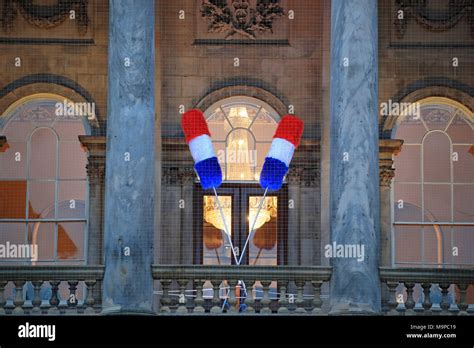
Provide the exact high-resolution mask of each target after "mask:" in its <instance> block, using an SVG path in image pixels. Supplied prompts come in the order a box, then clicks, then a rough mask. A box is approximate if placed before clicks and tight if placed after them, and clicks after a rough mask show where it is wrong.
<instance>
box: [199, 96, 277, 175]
mask: <svg viewBox="0 0 474 348" xmlns="http://www.w3.org/2000/svg"><path fill="white" fill-rule="evenodd" d="M206 117H207V122H208V125H209V130H210V132H211V134H212V141H213V144H214V148H215V150H216V155H217V157H218V159H219V163H220V164H221V166H222V171H223V176H224V180H226V181H258V180H259V173H260V171H261V168H262V165H263V162H264V160H265V155H266V153H267V152H268V149H269V146H270V144H271V141H272V137H273V134H274V133H275V130H276V127H277V121H276V119H277V118H278V115H277V113H276V111H275V110H273V109H272V108H271V107H270V106H269V105H267V104H265V103H263V102H261V101H259V100H257V99H254V98H249V97H232V98H228V99H224V100H222V101H220V102H218V103H216V104H214V105H212V106H211V107H210V108H209V109H208V111H207V112H206Z"/></svg>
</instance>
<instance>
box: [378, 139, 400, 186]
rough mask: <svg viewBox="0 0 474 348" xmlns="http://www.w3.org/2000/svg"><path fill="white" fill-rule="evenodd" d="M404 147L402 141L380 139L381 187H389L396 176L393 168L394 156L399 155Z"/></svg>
mask: <svg viewBox="0 0 474 348" xmlns="http://www.w3.org/2000/svg"><path fill="white" fill-rule="evenodd" d="M402 145H403V140H400V139H380V140H379V168H380V186H386V187H389V186H390V184H391V183H392V179H393V177H394V176H395V168H393V155H397V154H398V153H399V152H400V150H401V148H402Z"/></svg>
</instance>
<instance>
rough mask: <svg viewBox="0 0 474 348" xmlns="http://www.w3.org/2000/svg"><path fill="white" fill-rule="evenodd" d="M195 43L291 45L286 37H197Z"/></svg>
mask: <svg viewBox="0 0 474 348" xmlns="http://www.w3.org/2000/svg"><path fill="white" fill-rule="evenodd" d="M193 45H257V46H260V45H263V46H269V45H273V46H290V42H289V41H288V40H286V39H282V40H224V39H195V40H194V42H193Z"/></svg>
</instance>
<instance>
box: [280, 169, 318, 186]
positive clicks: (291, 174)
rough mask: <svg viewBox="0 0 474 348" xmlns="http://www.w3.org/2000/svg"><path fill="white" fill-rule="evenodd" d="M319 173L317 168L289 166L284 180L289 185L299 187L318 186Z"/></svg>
mask: <svg viewBox="0 0 474 348" xmlns="http://www.w3.org/2000/svg"><path fill="white" fill-rule="evenodd" d="M319 177H320V173H319V170H318V169H317V168H307V167H301V166H291V167H290V170H289V171H288V174H287V176H286V180H287V181H288V183H289V184H290V185H297V186H301V187H318V186H319Z"/></svg>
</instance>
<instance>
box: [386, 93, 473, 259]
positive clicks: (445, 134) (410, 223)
mask: <svg viewBox="0 0 474 348" xmlns="http://www.w3.org/2000/svg"><path fill="white" fill-rule="evenodd" d="M473 120H474V118H473V115H472V113H470V112H469V110H467V109H466V108H464V107H462V106H461V105H458V106H456V104H455V103H454V102H453V103H451V102H448V103H446V104H444V103H429V104H423V103H422V106H421V117H420V118H419V119H417V118H415V117H411V116H409V117H406V118H405V119H404V120H403V121H402V122H401V123H400V125H399V126H398V129H397V133H396V136H395V137H396V138H398V139H403V140H404V144H403V147H402V151H401V152H400V154H399V155H398V156H396V157H395V158H394V162H395V179H394V185H393V190H394V195H393V198H394V234H395V238H394V241H395V264H397V265H413V266H416V265H426V266H438V265H458V266H462V265H469V264H470V265H472V264H474V251H473V250H472V248H471V249H469V250H467V248H466V247H465V244H464V243H466V241H471V240H474V204H472V202H473V201H474V122H473ZM470 245H472V244H470Z"/></svg>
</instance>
